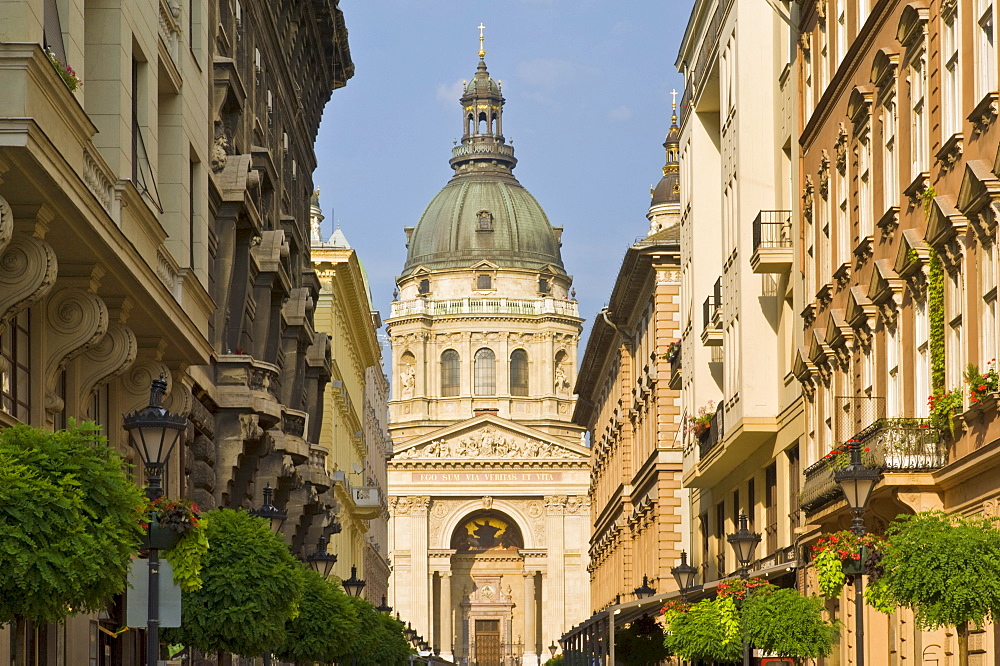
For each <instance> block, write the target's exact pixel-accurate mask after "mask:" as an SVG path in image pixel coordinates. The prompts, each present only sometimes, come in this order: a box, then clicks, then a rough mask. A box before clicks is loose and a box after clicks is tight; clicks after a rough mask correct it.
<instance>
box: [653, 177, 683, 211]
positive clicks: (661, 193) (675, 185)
mask: <svg viewBox="0 0 1000 666" xmlns="http://www.w3.org/2000/svg"><path fill="white" fill-rule="evenodd" d="M679 186H680V178H679V176H678V174H677V173H673V172H669V173H667V174H666V175H664V176H663V178H661V179H660V182H659V183H657V184H656V187H655V188H653V200H652V201H651V202H650V206H656V205H658V204H669V203H679V202H680V200H681V194H680V188H679Z"/></svg>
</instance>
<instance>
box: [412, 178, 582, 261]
mask: <svg viewBox="0 0 1000 666" xmlns="http://www.w3.org/2000/svg"><path fill="white" fill-rule="evenodd" d="M484 259H485V260H487V261H491V262H493V263H494V264H497V265H498V266H500V267H501V268H523V269H528V270H540V269H542V268H543V267H545V266H552V267H553V268H554V269H555V270H557V271H558V272H561V273H564V272H565V270H564V269H563V263H562V257H561V255H560V252H559V240H558V239H557V237H556V232H555V230H554V229H553V228H552V227H551V226H550V225H549V219H548V217H546V215H545V211H543V210H542V207H541V206H540V205H538V202H537V201H535V198H534V197H533V196H531V193H529V192H528V190H526V189H524V188H523V187H522V186H521V184H520V183H518V182H517V180H515V179H514V178H513V177H511V176H506V177H504V176H503V175H499V174H496V175H494V174H481V175H480V174H468V175H458V176H455V177H454V178H453V179H452V180H451V182H449V183H448V184H447V185H445V187H444V189H442V190H441V191H440V192H438V194H437V196H436V197H434V198H433V199H432V200H431V202H430V204H429V205H428V206H427V209H426V210H425V211H424V214H423V215H422V216H421V217H420V222H418V223H417V227H416V229H414V230H413V233H412V234H411V236H410V242H409V251H408V252H407V255H406V266H405V267H404V269H403V274H404V275H407V274H409V273H410V271H412V270H413V269H414V268H416V267H417V266H424V267H426V268H428V269H431V270H433V269H440V268H466V267H469V266H472V265H473V264H475V263H476V262H478V261H482V260H484Z"/></svg>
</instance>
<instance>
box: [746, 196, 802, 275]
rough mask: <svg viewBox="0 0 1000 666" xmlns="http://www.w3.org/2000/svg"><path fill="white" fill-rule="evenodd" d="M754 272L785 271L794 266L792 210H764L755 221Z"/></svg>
mask: <svg viewBox="0 0 1000 666" xmlns="http://www.w3.org/2000/svg"><path fill="white" fill-rule="evenodd" d="M750 267H751V268H752V269H753V272H754V273H784V272H785V271H787V270H789V269H790V268H791V267H792V211H790V210H762V211H760V212H759V213H758V214H757V217H756V218H754V221H753V255H751V257H750Z"/></svg>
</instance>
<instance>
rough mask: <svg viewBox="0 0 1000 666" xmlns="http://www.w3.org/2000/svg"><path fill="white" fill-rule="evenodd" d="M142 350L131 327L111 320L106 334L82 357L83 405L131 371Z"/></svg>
mask: <svg viewBox="0 0 1000 666" xmlns="http://www.w3.org/2000/svg"><path fill="white" fill-rule="evenodd" d="M138 350H139V348H138V345H137V344H136V340H135V333H133V332H132V330H131V329H130V328H128V327H127V326H125V325H124V324H120V323H118V322H111V323H109V324H108V332H107V333H105V335H104V337H102V338H101V340H100V341H99V342H98V343H97V344H95V345H94V346H93V347H91V348H90V349H88V350H87V351H86V352H84V353H83V355H82V356H81V357H80V364H79V366H80V367H79V378H78V381H79V387H80V404H81V405H87V400H88V399H89V397H90V395H91V393H93V392H94V391H95V390H96V389H98V388H100V387H101V386H103V385H104V384H106V383H107V382H108V381H110V380H111V379H112V378H114V377H117V376H118V375H120V374H122V373H123V372H125V371H126V370H128V368H129V366H130V365H132V362H133V361H135V357H136V354H137V353H138ZM91 416H95V415H93V414H92V415H91Z"/></svg>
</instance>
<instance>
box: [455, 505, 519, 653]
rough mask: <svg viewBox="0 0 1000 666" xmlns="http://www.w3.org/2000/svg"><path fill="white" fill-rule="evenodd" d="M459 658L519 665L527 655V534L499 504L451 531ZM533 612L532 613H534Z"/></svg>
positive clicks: (467, 518)
mask: <svg viewBox="0 0 1000 666" xmlns="http://www.w3.org/2000/svg"><path fill="white" fill-rule="evenodd" d="M451 549H452V551H453V552H454V554H453V555H452V556H451V574H452V578H453V581H454V587H453V589H454V599H453V601H454V603H453V606H452V607H453V608H455V609H456V611H457V612H456V626H455V647H456V650H455V653H456V654H455V657H456V658H457V662H456V663H459V664H467V665H468V666H513V665H514V664H520V663H521V657H522V655H523V654H524V642H525V641H524V629H525V617H526V616H525V608H526V607H527V606H528V605H529V604H531V605H534V603H535V600H534V599H531V600H527V601H526V600H525V594H524V589H525V586H524V584H523V581H524V576H525V567H524V557H523V555H522V553H521V551H522V550H524V538H523V536H522V534H521V529H520V527H519V526H518V524H517V522H516V521H514V520H513V519H512V518H511V517H510V516H509V515H507V514H506V513H504V512H502V511H497V510H495V509H481V510H478V511H474V512H472V513H470V514H468V515H467V516H465V517H464V518H463V519H462V520H460V521H459V523H458V525H457V526H456V528H455V530H454V532H453V533H452V535H451ZM532 616H533V613H531V614H529V616H528V617H532Z"/></svg>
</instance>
